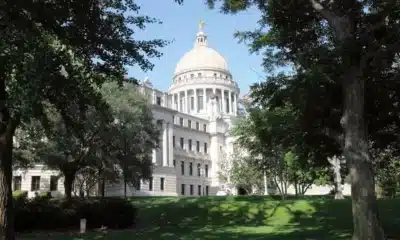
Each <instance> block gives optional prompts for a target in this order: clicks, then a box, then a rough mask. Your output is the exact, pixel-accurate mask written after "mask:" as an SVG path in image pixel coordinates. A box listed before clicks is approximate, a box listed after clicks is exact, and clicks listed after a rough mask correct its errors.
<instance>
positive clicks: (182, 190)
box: [181, 184, 185, 195]
mask: <svg viewBox="0 0 400 240" xmlns="http://www.w3.org/2000/svg"><path fill="white" fill-rule="evenodd" d="M181 195H185V184H181Z"/></svg>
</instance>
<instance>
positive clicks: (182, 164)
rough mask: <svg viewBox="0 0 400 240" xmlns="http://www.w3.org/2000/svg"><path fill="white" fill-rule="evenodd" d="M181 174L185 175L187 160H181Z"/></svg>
mask: <svg viewBox="0 0 400 240" xmlns="http://www.w3.org/2000/svg"><path fill="white" fill-rule="evenodd" d="M181 174H182V176H183V175H185V162H184V161H181Z"/></svg>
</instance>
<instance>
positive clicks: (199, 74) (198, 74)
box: [178, 72, 231, 81]
mask: <svg viewBox="0 0 400 240" xmlns="http://www.w3.org/2000/svg"><path fill="white" fill-rule="evenodd" d="M195 76H196V75H195V74H194V73H191V74H190V78H191V79H193V78H194V77H195ZM202 76H203V74H202V73H201V72H199V73H197V77H202ZM213 76H214V78H217V77H218V74H217V73H214V74H213ZM219 77H220V78H224V79H231V77H230V76H228V75H225V74H219ZM182 79H187V76H186V75H184V76H183V77H178V80H179V81H180V80H182Z"/></svg>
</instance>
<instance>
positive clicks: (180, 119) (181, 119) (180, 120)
mask: <svg viewBox="0 0 400 240" xmlns="http://www.w3.org/2000/svg"><path fill="white" fill-rule="evenodd" d="M179 125H181V126H183V118H179Z"/></svg>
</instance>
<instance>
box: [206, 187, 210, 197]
mask: <svg viewBox="0 0 400 240" xmlns="http://www.w3.org/2000/svg"><path fill="white" fill-rule="evenodd" d="M209 190H210V187H209V186H206V196H208V192H209Z"/></svg>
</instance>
